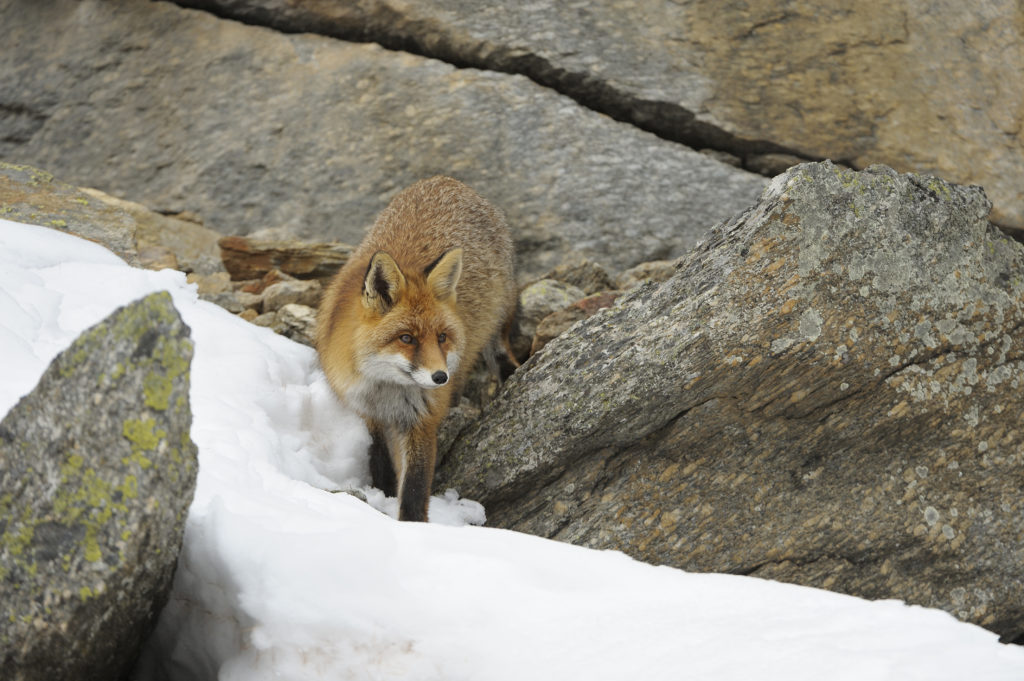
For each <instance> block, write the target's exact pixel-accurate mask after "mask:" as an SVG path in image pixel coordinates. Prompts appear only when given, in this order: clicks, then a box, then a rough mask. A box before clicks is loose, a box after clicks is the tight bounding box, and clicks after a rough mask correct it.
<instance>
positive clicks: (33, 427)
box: [0, 293, 198, 681]
mask: <svg viewBox="0 0 1024 681" xmlns="http://www.w3.org/2000/svg"><path fill="white" fill-rule="evenodd" d="M191 358H192V342H191V341H190V340H189V330H188V327H187V326H185V325H184V324H183V323H182V321H181V319H180V317H179V316H178V314H177V312H176V311H175V309H174V307H173V305H172V304H171V299H170V296H169V295H168V294H166V293H158V294H153V295H151V296H148V297H146V298H144V299H142V300H140V301H138V302H136V303H133V304H131V305H128V306H126V307H124V308H121V309H120V310H118V311H115V312H114V313H113V314H112V315H111V316H110V317H108V318H107V319H106V320H104V321H102V322H100V323H99V324H97V325H96V326H94V327H92V328H91V329H89V330H87V331H86V332H84V333H83V334H82V335H81V336H80V337H79V338H78V339H77V340H76V341H75V342H74V343H73V344H72V345H71V347H69V348H68V349H67V350H65V351H64V352H62V353H61V354H60V355H58V356H57V358H56V359H54V361H53V362H52V363H51V365H50V366H49V368H47V370H46V372H45V373H44V374H43V377H42V378H41V379H40V382H39V384H38V385H37V386H36V388H35V389H34V390H33V391H32V392H31V393H29V394H28V395H26V396H25V397H24V398H22V399H21V400H20V401H19V402H18V404H17V405H15V406H14V408H12V409H11V411H10V412H9V413H8V414H7V415H6V416H5V417H4V419H3V421H2V422H0V462H2V463H3V465H2V466H0V601H2V602H3V604H4V617H3V618H2V619H0V677H2V678H4V679H10V680H11V681H23V680H30V679H32V680H34V679H47V680H50V679H118V678H125V676H126V675H127V673H128V672H129V671H130V669H131V666H132V665H133V664H134V661H135V657H136V655H137V654H138V650H139V647H140V646H141V644H142V642H143V640H144V639H145V637H146V636H147V635H148V633H149V631H151V629H152V627H153V625H154V624H155V621H156V616H157V615H158V613H159V612H160V609H161V608H162V607H163V604H164V603H165V602H166V600H167V595H168V593H169V591H170V587H171V579H172V576H173V574H174V569H175V565H176V562H177V556H178V552H179V550H180V548H181V541H182V535H183V532H184V524H185V516H186V513H187V510H188V507H189V504H190V503H191V500H192V494H193V490H194V488H195V482H196V473H197V469H198V465H197V461H196V447H195V445H194V444H193V443H192V441H191V439H190V437H189V429H190V426H191V412H190V410H189V402H188V390H189V364H190V361H191Z"/></svg>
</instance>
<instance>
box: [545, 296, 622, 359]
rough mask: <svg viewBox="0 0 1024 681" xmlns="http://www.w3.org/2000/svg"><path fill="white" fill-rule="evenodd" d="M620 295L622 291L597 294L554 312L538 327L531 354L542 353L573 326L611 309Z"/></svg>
mask: <svg viewBox="0 0 1024 681" xmlns="http://www.w3.org/2000/svg"><path fill="white" fill-rule="evenodd" d="M620 295H621V292H620V291H604V292H603V293H595V294H594V295H592V296H587V297H586V298H583V299H582V300H577V301H576V302H575V303H573V304H572V305H570V306H569V307H566V308H564V309H561V310H558V311H556V312H552V313H551V314H549V315H548V316H547V317H545V318H544V319H542V320H541V321H540V324H538V325H537V331H536V332H534V334H533V345H532V346H531V347H530V354H531V355H533V354H536V353H538V352H540V350H541V348H543V347H544V346H545V345H547V344H548V343H550V342H551V341H553V340H554V339H555V338H557V337H558V336H561V335H562V334H563V333H565V332H566V331H568V330H569V328H570V327H571V326H572V325H573V324H575V323H576V322H578V321H580V320H581V319H586V318H587V317H590V316H592V315H593V314H594V313H595V312H597V311H598V310H603V309H604V308H606V307H610V306H611V305H612V304H614V303H615V300H616V299H617V298H618V297H619V296H620Z"/></svg>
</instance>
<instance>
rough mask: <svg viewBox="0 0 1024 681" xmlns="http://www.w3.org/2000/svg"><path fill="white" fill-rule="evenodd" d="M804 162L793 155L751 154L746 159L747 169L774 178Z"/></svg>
mask: <svg viewBox="0 0 1024 681" xmlns="http://www.w3.org/2000/svg"><path fill="white" fill-rule="evenodd" d="M805 160H806V159H802V158H800V157H799V156H794V155H793V154H751V155H750V156H748V157H747V168H748V169H750V170H753V171H754V172H755V173H761V174H762V175H767V176H768V177H775V176H776V175H780V174H782V173H784V172H786V171H787V170H789V169H790V168H792V167H793V166H795V165H800V164H801V163H803V162H804V161H805Z"/></svg>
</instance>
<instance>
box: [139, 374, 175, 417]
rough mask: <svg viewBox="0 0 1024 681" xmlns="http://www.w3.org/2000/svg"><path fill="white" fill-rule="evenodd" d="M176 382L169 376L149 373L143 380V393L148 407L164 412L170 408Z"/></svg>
mask: <svg viewBox="0 0 1024 681" xmlns="http://www.w3.org/2000/svg"><path fill="white" fill-rule="evenodd" d="M173 390H174V381H173V380H172V378H171V377H170V376H168V375H167V374H162V373H157V372H156V371H149V372H147V373H146V376H145V378H143V379H142V391H143V395H144V398H145V403H146V406H147V407H152V408H153V409H159V410H160V411H164V410H165V409H167V407H168V406H170V401H171V391H173Z"/></svg>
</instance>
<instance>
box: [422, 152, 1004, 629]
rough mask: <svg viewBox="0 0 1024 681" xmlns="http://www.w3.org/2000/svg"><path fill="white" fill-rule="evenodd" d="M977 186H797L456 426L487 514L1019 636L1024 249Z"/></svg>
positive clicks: (456, 464) (850, 181) (854, 179)
mask: <svg viewBox="0 0 1024 681" xmlns="http://www.w3.org/2000/svg"><path fill="white" fill-rule="evenodd" d="M988 210H989V203H988V201H987V200H986V198H985V196H984V194H983V193H982V192H981V191H980V190H979V189H977V188H970V187H959V186H955V185H950V184H947V183H945V182H943V181H941V180H937V179H935V178H932V177H925V176H916V175H899V174H897V173H895V172H894V171H892V170H890V169H887V168H883V167H872V168H870V169H868V170H866V171H864V172H860V173H856V172H852V171H848V170H843V169H841V168H838V167H836V166H833V165H831V164H828V163H824V164H817V165H802V166H798V167H796V168H794V169H793V170H791V171H790V172H788V173H786V174H785V175H782V176H780V177H778V178H776V179H775V180H774V181H773V183H772V185H771V187H770V188H769V189H768V190H767V191H766V192H765V194H764V196H762V198H761V201H760V202H759V203H758V204H757V205H755V206H754V207H753V208H751V209H750V210H748V211H746V212H745V213H743V214H742V215H739V216H738V217H736V218H734V219H733V220H731V221H729V222H727V223H724V224H720V225H718V226H716V227H715V228H714V229H713V230H712V232H711V234H710V235H709V238H708V240H707V241H706V242H705V243H704V244H703V245H701V246H700V247H698V248H697V249H695V250H694V251H693V252H692V253H691V254H690V255H688V256H687V257H686V258H684V259H682V260H680V261H679V263H677V272H676V274H675V275H674V276H673V277H672V278H671V279H670V280H669V281H668V282H666V283H664V284H663V285H661V286H660V287H658V286H654V285H648V286H645V287H642V288H640V289H639V290H637V291H636V292H634V293H633V294H631V295H628V296H626V297H625V298H624V299H621V300H620V301H619V302H618V303H617V304H616V305H614V306H613V307H612V308H609V309H607V310H604V311H601V312H598V313H597V314H596V315H594V316H593V317H591V318H590V319H588V320H587V321H584V322H581V323H579V324H577V325H576V326H574V327H573V328H572V329H571V330H570V331H569V332H567V333H566V334H565V335H563V336H561V337H559V338H558V339H556V340H554V341H552V342H551V343H550V344H549V345H547V346H546V347H545V348H544V349H543V350H542V351H541V352H540V353H539V354H538V355H535V356H534V357H533V358H532V359H531V360H530V361H529V362H528V363H527V364H526V365H524V366H523V367H522V368H521V369H520V370H519V372H517V373H516V374H515V375H514V376H513V377H512V379H511V380H510V382H509V383H508V384H507V386H506V389H505V390H504V391H503V392H502V393H501V394H500V395H499V397H498V399H497V400H496V401H495V402H494V403H493V404H492V405H491V407H490V408H489V409H488V410H487V411H486V412H485V414H484V416H483V418H482V419H481V420H480V421H478V422H476V423H475V424H473V425H471V426H470V427H468V428H467V429H466V430H465V431H463V433H462V435H461V437H460V438H459V439H457V440H456V443H455V445H454V446H453V448H452V450H451V452H450V454H449V456H448V460H447V463H446V466H445V468H444V469H443V471H442V475H441V478H442V479H441V480H440V481H439V483H438V484H439V485H442V486H443V485H449V486H452V487H455V488H457V489H458V490H459V491H460V493H462V494H464V495H466V496H468V497H470V498H475V499H478V500H480V501H481V502H483V503H484V505H485V506H486V507H487V514H488V522H489V523H490V524H494V525H497V526H500V527H507V528H512V529H516V530H522V531H525V532H530V533H534V534H540V535H542V536H547V537H554V538H558V539H562V540H565V541H570V542H574V543H581V544H585V545H587V546H592V547H597V548H614V549H619V550H622V551H625V552H627V553H629V554H631V555H633V556H636V557H638V558H641V559H643V560H646V561H650V562H653V563H665V564H669V565H674V566H678V567H683V568H686V569H691V570H707V571H719V572H733V573H741V574H753V575H759V576H764V577H771V578H774V579H780V580H784V581H793V582H797V583H801V584H809V585H813V586H819V587H825V588H830V589H835V590H839V591H843V592H846V593H853V594H857V595H861V596H866V597H869V598H890V597H895V598H901V599H905V600H907V601H909V602H911V603H920V604H925V605H929V606H934V607H940V608H943V609H946V610H948V611H950V612H953V613H955V614H957V616H959V617H961V618H963V619H965V620H968V621H972V622H976V623H979V624H982V625H984V626H986V627H989V628H991V629H994V630H996V631H998V632H1000V633H1001V634H1003V635H1004V636H1007V637H1009V638H1016V637H1019V636H1020V635H1021V634H1022V633H1024V587H1022V584H1021V582H1020V580H1019V575H1018V572H1019V570H1018V566H1019V565H1020V564H1021V561H1022V560H1024V553H1022V551H1024V548H1022V547H1024V542H1022V541H1021V540H1022V535H1021V524H1020V517H1021V513H1022V512H1024V507H1022V502H1021V496H1020V490H1021V487H1022V484H1024V456H1022V452H1024V439H1022V437H1024V436H1022V431H1021V429H1020V427H1019V424H1020V419H1021V418H1022V414H1021V403H1020V399H1019V395H1020V388H1021V385H1024V349H1022V347H1021V342H1020V333H1021V329H1022V326H1024V247H1022V246H1021V245H1020V244H1018V243H1017V242H1015V241H1012V240H1010V239H1008V238H1007V237H1006V236H1005V235H1003V234H1002V233H1001V232H999V231H998V230H997V229H995V228H994V227H993V226H992V225H990V224H989V222H988V221H987V220H986V215H987V213H988Z"/></svg>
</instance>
